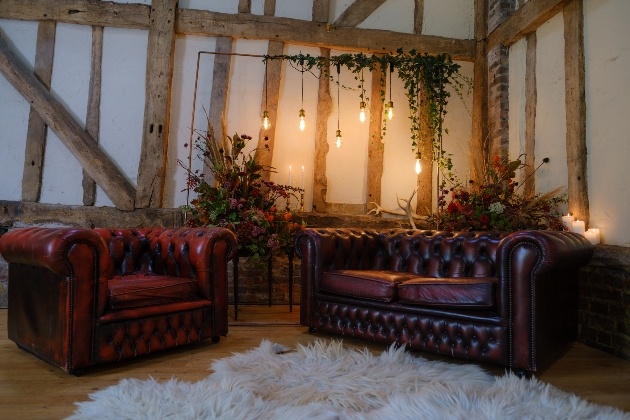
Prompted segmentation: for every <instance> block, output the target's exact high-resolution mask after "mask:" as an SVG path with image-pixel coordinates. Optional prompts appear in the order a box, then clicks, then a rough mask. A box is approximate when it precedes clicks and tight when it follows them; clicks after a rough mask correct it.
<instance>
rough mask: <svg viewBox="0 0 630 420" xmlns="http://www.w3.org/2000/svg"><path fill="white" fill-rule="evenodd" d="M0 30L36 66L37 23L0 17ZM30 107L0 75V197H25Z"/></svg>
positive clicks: (16, 51) (26, 60) (28, 61)
mask: <svg viewBox="0 0 630 420" xmlns="http://www.w3.org/2000/svg"><path fill="white" fill-rule="evenodd" d="M0 31H1V32H2V37H3V39H4V40H6V41H7V43H8V44H9V47H10V48H11V50H12V51H13V52H14V53H15V54H16V55H17V56H18V58H19V59H20V60H22V61H23V62H24V63H25V64H27V65H28V66H29V67H30V68H33V67H34V63H35V45H36V42H37V22H21V21H15V20H4V19H0ZM30 109H31V107H30V106H29V104H28V101H26V99H24V98H23V97H22V95H20V93H18V91H17V90H16V89H15V88H14V87H13V85H11V84H10V83H9V82H8V80H7V79H5V78H4V76H2V75H0V110H1V111H0V127H2V129H1V130H0V151H1V152H0V179H2V182H0V200H14V201H20V200H21V199H22V174H23V172H24V147H25V144H26V133H27V131H28V115H29V112H30Z"/></svg>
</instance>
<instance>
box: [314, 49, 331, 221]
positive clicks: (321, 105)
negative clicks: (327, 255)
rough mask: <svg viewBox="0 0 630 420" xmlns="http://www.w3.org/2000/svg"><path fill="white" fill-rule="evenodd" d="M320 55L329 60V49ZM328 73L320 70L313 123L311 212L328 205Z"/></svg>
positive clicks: (329, 110)
mask: <svg viewBox="0 0 630 420" xmlns="http://www.w3.org/2000/svg"><path fill="white" fill-rule="evenodd" d="M320 55H321V56H322V57H324V58H330V49H329V48H320ZM329 75H330V71H329V70H328V68H322V70H321V73H320V76H319V88H318V90H317V120H316V122H315V127H317V128H316V131H315V162H314V165H313V176H314V178H313V210H314V211H317V212H319V213H326V211H327V210H328V203H327V201H326V193H327V190H328V178H327V177H326V155H328V150H329V148H330V147H329V145H328V119H329V118H330V114H332V97H331V96H330V79H329Z"/></svg>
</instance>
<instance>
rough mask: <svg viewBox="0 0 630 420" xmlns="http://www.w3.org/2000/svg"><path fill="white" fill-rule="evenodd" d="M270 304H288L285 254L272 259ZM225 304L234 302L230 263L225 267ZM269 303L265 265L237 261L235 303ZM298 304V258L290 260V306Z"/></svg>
mask: <svg viewBox="0 0 630 420" xmlns="http://www.w3.org/2000/svg"><path fill="white" fill-rule="evenodd" d="M271 267H272V271H271V278H272V281H271V301H272V304H274V305H281V304H289V259H288V257H287V256H286V255H284V256H277V257H273V258H272V260H271ZM228 270H229V271H228V301H229V302H230V303H234V277H233V262H232V261H230V262H229V264H228ZM268 301H269V282H268V267H267V262H266V261H263V262H260V261H252V260H250V259H249V258H239V264H238V302H239V304H241V303H243V304H247V303H261V304H266V303H268ZM299 303H300V259H299V258H294V259H293V304H294V305H295V304H299Z"/></svg>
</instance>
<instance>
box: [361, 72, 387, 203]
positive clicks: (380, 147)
mask: <svg viewBox="0 0 630 420" xmlns="http://www.w3.org/2000/svg"><path fill="white" fill-rule="evenodd" d="M371 73H372V85H371V88H370V116H369V117H370V128H369V136H370V137H369V140H368V165H367V191H366V198H367V202H368V203H372V202H374V203H377V204H381V199H382V198H381V192H382V191H381V183H382V181H383V155H384V154H385V145H384V144H383V142H382V140H381V134H382V131H381V130H382V128H383V101H381V89H384V88H385V87H384V86H383V87H381V79H383V80H385V79H384V78H383V70H382V69H381V67H380V66H376V67H374V70H372V72H371ZM385 82H386V80H385ZM368 207H369V206H368Z"/></svg>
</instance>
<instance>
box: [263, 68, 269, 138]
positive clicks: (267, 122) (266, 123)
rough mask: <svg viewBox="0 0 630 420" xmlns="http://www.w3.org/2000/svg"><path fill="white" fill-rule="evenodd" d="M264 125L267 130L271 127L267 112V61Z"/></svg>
mask: <svg viewBox="0 0 630 420" xmlns="http://www.w3.org/2000/svg"><path fill="white" fill-rule="evenodd" d="M262 125H263V128H264V129H265V130H268V129H269V127H271V122H270V121H269V113H268V112H267V61H265V110H264V111H263V119H262Z"/></svg>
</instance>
